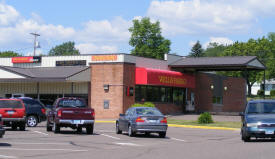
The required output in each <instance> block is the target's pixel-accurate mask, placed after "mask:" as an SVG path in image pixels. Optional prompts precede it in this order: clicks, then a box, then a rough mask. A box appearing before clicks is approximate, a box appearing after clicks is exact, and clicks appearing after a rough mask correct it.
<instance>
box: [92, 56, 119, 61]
mask: <svg viewBox="0 0 275 159" xmlns="http://www.w3.org/2000/svg"><path fill="white" fill-rule="evenodd" d="M92 61H117V55H94V56H92Z"/></svg>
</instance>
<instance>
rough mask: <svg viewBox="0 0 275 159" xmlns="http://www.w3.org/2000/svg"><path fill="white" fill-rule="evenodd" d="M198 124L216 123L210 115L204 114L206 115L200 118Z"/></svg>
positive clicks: (203, 114) (201, 115)
mask: <svg viewBox="0 0 275 159" xmlns="http://www.w3.org/2000/svg"><path fill="white" fill-rule="evenodd" d="M198 123H199V124H210V123H214V121H213V119H212V116H211V114H210V113H208V112H204V113H202V114H200V116H199V118H198Z"/></svg>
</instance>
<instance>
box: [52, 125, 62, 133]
mask: <svg viewBox="0 0 275 159" xmlns="http://www.w3.org/2000/svg"><path fill="white" fill-rule="evenodd" d="M53 131H54V133H59V132H60V127H59V125H57V124H56V123H53Z"/></svg>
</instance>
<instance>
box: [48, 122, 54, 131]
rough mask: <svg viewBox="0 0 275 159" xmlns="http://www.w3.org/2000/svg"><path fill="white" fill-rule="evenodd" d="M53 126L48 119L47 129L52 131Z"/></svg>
mask: <svg viewBox="0 0 275 159" xmlns="http://www.w3.org/2000/svg"><path fill="white" fill-rule="evenodd" d="M52 129H53V127H52V126H50V124H49V122H48V121H47V131H52Z"/></svg>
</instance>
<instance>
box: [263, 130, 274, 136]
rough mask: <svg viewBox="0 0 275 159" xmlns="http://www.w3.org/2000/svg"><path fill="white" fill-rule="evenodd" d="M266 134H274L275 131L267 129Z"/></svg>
mask: <svg viewBox="0 0 275 159" xmlns="http://www.w3.org/2000/svg"><path fill="white" fill-rule="evenodd" d="M265 134H267V135H272V134H274V131H272V130H266V131H265Z"/></svg>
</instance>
